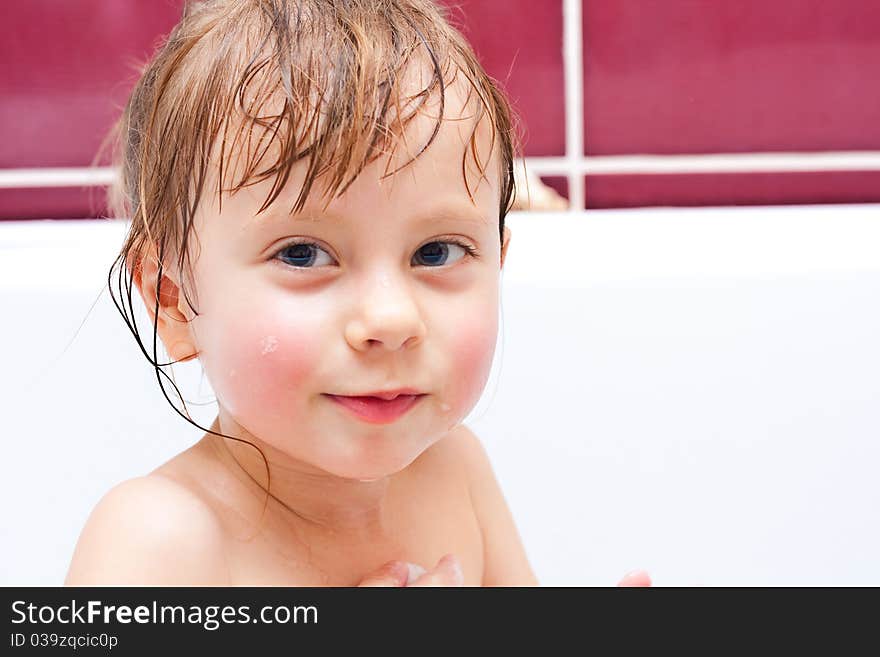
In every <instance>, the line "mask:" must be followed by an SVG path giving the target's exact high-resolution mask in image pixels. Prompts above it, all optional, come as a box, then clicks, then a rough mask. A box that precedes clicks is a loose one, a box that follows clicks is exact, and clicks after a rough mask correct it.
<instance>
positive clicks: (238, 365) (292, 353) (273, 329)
mask: <svg viewBox="0 0 880 657" xmlns="http://www.w3.org/2000/svg"><path fill="white" fill-rule="evenodd" d="M213 331H214V333H215V335H214V336H213V339H211V340H210V341H209V342H210V344H209V345H206V354H205V357H204V358H203V359H202V360H203V364H204V365H205V370H206V373H207V375H208V378H209V379H210V381H211V384H212V387H213V388H214V392H215V393H216V395H217V399H218V401H219V403H220V404H221V405H222V406H223V407H224V408H225V409H226V410H227V411H228V412H229V413H230V414H232V416H233V417H235V418H236V420H237V421H238V422H239V423H240V424H241V425H242V426H244V427H246V428H248V429H250V430H252V431H255V432H257V433H262V432H264V431H265V430H266V429H269V428H270V426H271V425H272V424H273V423H274V422H275V421H279V420H283V419H286V420H287V421H289V420H290V419H291V416H292V414H293V413H295V411H296V406H297V404H298V403H302V401H299V402H297V399H299V400H302V399H303V397H302V392H303V390H304V389H305V390H308V385H309V384H310V383H312V384H313V383H314V381H313V380H312V378H313V375H314V373H315V371H316V369H317V367H318V363H317V358H318V356H319V354H320V353H321V348H320V345H319V344H318V343H317V336H318V335H320V334H319V333H318V332H316V331H315V330H313V328H312V327H310V326H309V325H308V324H303V323H302V322H301V321H300V322H299V323H298V322H293V321H291V320H290V319H289V318H285V317H282V316H280V315H276V316H254V315H250V316H248V314H247V313H242V314H241V315H240V316H239V317H238V318H236V319H234V320H233V321H228V322H224V323H223V325H222V326H220V327H217V328H215V329H213ZM315 392H320V391H315Z"/></svg>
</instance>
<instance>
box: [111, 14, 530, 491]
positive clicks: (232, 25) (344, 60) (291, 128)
mask: <svg viewBox="0 0 880 657" xmlns="http://www.w3.org/2000/svg"><path fill="white" fill-rule="evenodd" d="M413 69H416V70H420V71H421V70H425V71H427V76H422V80H427V81H426V82H424V83H423V84H419V85H418V87H420V88H416V89H415V90H414V91H413V85H412V76H407V73H408V72H411V71H412V70H413ZM416 77H418V76H416ZM456 80H460V81H464V82H465V88H466V89H467V98H466V99H465V103H464V106H465V107H468V108H470V107H473V108H474V117H473V124H472V125H473V127H472V131H471V135H470V141H469V143H468V144H467V145H466V147H465V148H464V153H463V155H462V163H461V169H462V177H463V179H464V184H465V188H466V190H467V193H468V195H469V196H470V197H471V199H473V194H472V189H471V187H470V185H469V182H468V176H467V172H468V160H469V159H470V160H472V161H473V164H474V165H475V166H476V169H477V171H478V172H479V180H478V181H477V184H478V185H479V182H480V180H482V179H484V178H486V175H487V171H486V168H487V166H488V164H489V162H490V161H491V153H494V152H498V153H499V156H500V157H499V161H500V169H501V170H500V172H499V173H500V181H501V184H500V206H499V213H498V222H499V238H500V239H502V240H503V233H504V219H505V216H506V215H507V213H508V211H509V210H510V207H511V205H512V203H513V199H514V194H515V186H514V174H513V162H514V155H515V151H516V150H518V146H517V143H518V141H517V137H516V135H515V130H514V125H513V114H512V111H511V108H510V106H509V104H508V101H507V100H506V99H505V96H504V94H503V93H502V92H501V90H500V89H499V87H498V85H497V83H496V82H494V81H493V80H492V79H491V78H490V77H489V76H488V75H487V74H486V72H485V71H484V70H483V68H482V66H481V65H480V64H479V62H478V60H477V58H476V55H475V54H474V52H473V50H472V49H471V47H470V46H469V45H468V43H467V41H466V40H465V39H464V37H463V36H462V35H461V34H460V33H459V31H457V30H456V29H455V28H454V27H452V26H451V24H450V22H449V20H448V16H447V13H446V10H445V9H443V8H441V7H440V6H438V5H435V4H434V3H433V2H432V1H431V0H202V1H199V2H189V3H187V4H186V6H185V8H184V11H183V16H182V18H181V20H180V22H179V23H178V24H177V26H176V27H175V28H174V29H173V31H172V32H171V33H170V35H169V36H168V37H167V39H166V40H165V41H164V42H163V43H162V45H161V46H160V47H159V49H158V51H157V53H156V54H155V56H154V57H153V58H152V60H151V61H150V62H149V63H148V64H147V66H146V67H145V69H144V71H143V73H142V74H141V77H140V79H139V80H138V82H137V84H136V85H135V87H134V90H133V91H132V94H131V96H130V98H129V100H128V103H127V105H126V107H125V110H124V112H123V114H122V117H121V118H120V120H119V121H118V123H117V125H116V127H115V130H114V134H115V135H116V154H115V160H116V161H117V164H118V167H119V170H120V177H119V182H118V184H117V185H116V186H114V188H112V189H111V198H110V206H111V210H112V212H113V215H114V216H117V217H128V218H130V219H131V227H130V230H129V233H128V235H127V237H126V240H125V242H124V244H123V247H122V249H121V251H120V253H119V255H118V257H117V258H116V260H115V262H114V263H113V266H112V267H111V269H110V272H109V279H108V282H109V284H110V293H111V296H112V298H113V301H114V303H115V304H116V307H117V309H118V310H119V312H120V313H121V314H122V317H123V319H124V320H125V323H126V325H127V326H128V328H129V330H130V331H131V332H132V334H133V336H134V337H135V340H136V341H137V343H138V345H139V347H140V349H141V351H142V352H143V354H144V356H146V358H147V360H149V362H150V363H151V364H152V366H153V367H154V368H155V371H156V377H157V379H158V381H159V385H160V387H161V388H162V392H163V394H164V396H165V398H166V399H167V400H168V402H169V403H170V404H171V405H172V407H174V409H175V410H176V411H177V412H178V413H179V414H180V415H181V416H183V417H184V418H185V419H187V420H188V421H189V422H191V423H192V424H194V425H195V426H197V427H198V428H200V429H202V430H204V431H206V432H208V433H211V434H214V435H218V436H223V437H225V438H230V439H233V440H239V441H240V442H247V441H242V440H241V439H238V438H234V437H233V436H225V435H223V434H219V433H217V432H215V431H212V430H210V429H205V427H202V426H200V425H199V424H197V423H196V422H194V421H193V420H192V419H191V418H190V417H189V412H188V411H187V410H186V402H185V401H184V399H183V397H182V395H181V394H180V391H179V390H178V389H177V386H176V385H175V383H174V381H173V379H172V377H170V376H169V375H168V374H167V373H166V372H165V371H164V370H163V368H164V367H166V366H168V365H171V364H173V363H174V362H178V361H172V362H170V363H160V362H159V359H158V355H157V353H158V346H157V342H158V341H157V326H156V322H155V321H154V322H153V335H152V344H151V345H150V347H149V348H148V347H147V346H146V345H145V344H144V341H143V340H142V339H141V335H140V332H139V330H138V327H137V323H136V321H135V315H134V308H133V306H132V282H133V280H134V277H135V274H136V273H138V272H140V271H141V266H142V262H143V261H144V259H145V258H148V257H154V258H156V259H157V260H158V280H157V290H156V299H155V308H154V315H153V317H154V319H155V318H157V317H158V312H159V298H160V291H161V282H162V272H163V268H165V267H167V266H174V268H175V270H176V271H177V272H178V274H179V278H180V289H181V294H182V296H183V298H184V299H185V300H186V303H187V304H188V306H189V308H190V309H191V310H192V312H193V313H194V314H195V315H197V314H198V311H197V310H196V308H195V307H194V304H193V302H192V299H191V296H190V294H189V293H188V291H187V287H186V285H185V280H186V278H187V277H188V276H189V275H190V274H191V271H192V269H191V264H192V263H191V256H190V251H191V249H190V244H189V242H190V238H191V237H192V236H193V233H194V230H193V219H194V217H195V216H196V212H197V210H198V208H199V205H200V203H202V202H203V200H204V199H205V197H206V195H207V194H213V193H216V194H217V199H218V203H219V204H221V205H220V207H221V208H222V197H223V194H226V193H228V194H234V193H235V192H237V191H238V190H241V189H243V188H245V187H248V186H250V185H254V184H257V183H261V182H266V181H268V182H270V183H271V188H270V191H269V193H268V195H267V197H266V199H265V200H264V202H263V204H262V207H261V208H260V210H259V212H262V211H264V210H265V209H266V208H267V207H269V205H270V204H272V203H273V202H274V201H275V200H276V199H277V198H278V196H279V194H280V193H281V191H282V190H283V188H284V186H285V184H286V183H287V181H288V179H289V177H290V174H291V169H292V167H293V166H294V165H295V164H297V163H305V166H306V174H305V179H304V183H303V185H302V187H301V189H300V191H299V195H298V196H297V197H296V200H295V202H294V204H293V207H292V208H290V211H291V212H297V211H299V210H302V208H303V206H304V204H305V203H306V200H307V199H308V198H309V197H310V195H312V194H315V193H321V194H323V197H324V199H325V201H326V202H327V203H329V202H330V200H332V199H333V198H336V197H338V196H339V195H340V194H342V193H344V192H345V190H346V189H347V188H348V186H349V185H350V184H351V183H352V181H354V180H355V178H356V177H357V176H358V175H359V174H360V173H361V171H362V170H363V169H364V168H365V167H366V166H367V165H368V164H370V163H371V162H373V161H375V160H377V159H378V158H379V157H381V156H383V155H389V154H391V153H393V152H394V151H395V149H396V148H397V147H398V146H399V145H400V144H401V143H404V142H405V141H406V137H405V135H404V131H405V129H406V126H407V125H408V124H409V122H410V121H412V119H413V118H415V117H417V116H420V115H424V116H429V117H430V118H432V119H433V120H434V121H435V124H434V127H433V132H431V133H430V135H429V137H428V138H427V140H426V141H425V143H422V144H419V145H417V148H416V150H415V152H414V153H410V158H409V160H407V161H405V162H404V164H403V165H401V166H398V167H397V168H396V169H394V170H388V169H387V167H386V170H385V171H384V172H383V175H384V176H393V175H394V174H395V173H396V172H397V171H399V170H400V169H401V168H403V167H405V166H407V165H408V164H409V163H411V162H412V161H413V160H415V159H416V158H418V157H419V156H420V155H421V154H422V153H424V152H425V151H426V150H427V149H428V148H429V146H430V145H431V143H432V141H433V140H434V138H435V137H436V135H437V133H438V131H439V129H440V126H441V123H442V121H443V120H444V115H443V113H444V108H445V105H446V95H447V90H448V89H449V87H450V85H451V84H453V83H454V82H455V81H456ZM429 103H432V104H430V105H429ZM438 108H439V111H437V109H438ZM484 121H485V122H487V124H488V126H489V128H490V129H491V131H490V134H491V148H490V156H487V157H485V158H484V159H481V157H480V155H479V153H478V150H477V128H478V126H479V125H480V124H481V123H482V122H484ZM392 159H393V158H391V157H390V156H389V157H388V162H391V161H392ZM214 183H216V184H214ZM196 296H197V295H196ZM149 301H150V303H151V305H152V302H153V300H152V299H150V300H149ZM163 377H164V380H163ZM165 381H167V382H168V383H170V384H171V385H172V386H173V387H174V390H175V392H176V393H177V396H178V398H179V399H180V401H181V403H182V404H183V408H184V411H181V410H180V409H178V408H177V406H176V405H175V404H174V402H172V400H171V398H170V397H169V395H168V392H167V391H166V389H165ZM247 444H249V445H252V446H254V447H256V446H255V445H253V444H252V443H250V442H248V443H247ZM257 449H259V448H257ZM260 454H261V456H263V460H264V462H266V459H265V456H264V455H263V454H262V451H260ZM266 470H267V484H266V490H267V491H268V489H269V481H268V477H269V476H270V475H268V463H266ZM267 501H268V498H267Z"/></svg>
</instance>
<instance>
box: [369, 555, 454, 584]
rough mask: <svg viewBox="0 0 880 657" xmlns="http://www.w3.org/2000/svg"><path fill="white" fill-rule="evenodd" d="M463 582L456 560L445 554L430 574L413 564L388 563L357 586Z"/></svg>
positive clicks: (402, 562)
mask: <svg viewBox="0 0 880 657" xmlns="http://www.w3.org/2000/svg"><path fill="white" fill-rule="evenodd" d="M463 582H464V577H463V575H462V573H461V565H460V564H459V563H458V559H457V558H456V557H455V555H453V554H447V555H445V556H444V557H443V558H442V559H440V561H438V562H437V565H436V566H434V569H433V570H431V571H430V572H426V571H425V569H424V568H422V567H421V566H419V565H417V564H414V563H407V562H406V561H389V562H388V563H386V564H385V565H384V566H382V567H381V568H379V569H378V570H377V571H375V572H374V573H371V574H369V575H367V576H366V577H365V578H364V579H362V580H361V583H360V584H358V586H392V587H401V586H461V585H462V584H463Z"/></svg>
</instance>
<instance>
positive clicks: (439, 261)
mask: <svg viewBox="0 0 880 657" xmlns="http://www.w3.org/2000/svg"><path fill="white" fill-rule="evenodd" d="M450 248H451V249H452V253H456V252H457V251H460V252H461V255H460V256H458V257H457V258H455V259H454V260H453V261H452V262H458V261H459V260H461V258H462V257H464V256H466V255H471V256H473V255H476V251H475V250H474V249H473V248H472V247H470V246H468V245H467V244H462V243H459V242H429V243H428V244H425V245H424V246H423V247H421V248H420V249H419V250H418V251H416V254H415V256H413V260H416V259H417V258H419V257H421V258H423V259H424V260H425V262H417V263H415V264H419V265H423V266H426V267H438V266H440V265H447V264H450V263H449V261H448V258H449V252H450Z"/></svg>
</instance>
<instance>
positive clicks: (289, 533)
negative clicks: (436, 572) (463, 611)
mask: <svg viewBox="0 0 880 657" xmlns="http://www.w3.org/2000/svg"><path fill="white" fill-rule="evenodd" d="M225 551H226V554H227V561H228V563H229V570H230V581H231V583H232V584H233V585H235V586H239V585H255V586H266V585H269V586H356V585H357V584H358V582H360V581H361V580H362V579H363V578H364V577H365V576H366V575H368V574H370V573H372V572H374V571H376V570H377V569H378V568H379V567H381V566H382V565H383V564H384V563H386V562H388V561H391V560H395V559H396V560H402V561H408V562H411V563H415V564H418V565H420V566H422V567H423V568H425V569H427V570H430V569H432V568H433V567H434V566H435V565H436V563H437V561H438V560H439V559H440V558H441V557H442V556H443V555H444V554H447V553H449V552H452V553H454V554H455V555H456V556H457V557H458V559H459V561H460V562H461V565H462V571H463V574H464V583H465V586H480V584H481V582H482V577H483V545H482V537H481V533H480V527H479V525H478V523H477V520H476V517H475V515H474V512H473V508H472V506H471V503H470V496H469V495H468V492H467V490H466V489H463V488H458V487H454V486H450V487H448V488H447V489H446V490H444V491H436V490H435V491H422V493H421V494H420V495H419V496H418V497H413V496H409V497H407V498H406V499H403V500H400V501H399V502H398V503H396V504H395V505H394V506H393V507H392V510H391V511H390V513H389V529H388V531H387V532H384V533H383V536H382V537H381V538H379V539H375V538H360V537H356V536H352V535H342V534H340V535H321V536H316V535H312V534H309V533H308V532H303V531H297V530H296V529H292V528H290V527H283V526H278V524H277V523H276V524H272V523H271V522H270V523H269V524H268V525H267V526H266V527H263V528H261V530H260V531H259V533H256V534H255V535H253V536H243V535H242V534H241V533H240V532H233V533H230V535H229V537H228V539H227V542H226V546H225Z"/></svg>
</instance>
